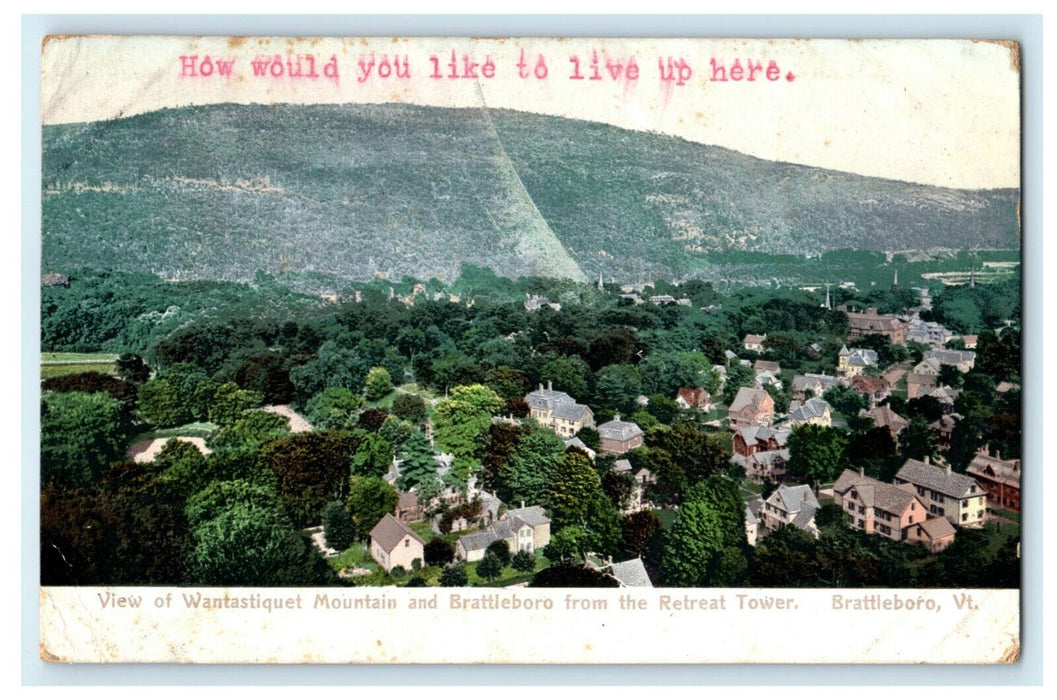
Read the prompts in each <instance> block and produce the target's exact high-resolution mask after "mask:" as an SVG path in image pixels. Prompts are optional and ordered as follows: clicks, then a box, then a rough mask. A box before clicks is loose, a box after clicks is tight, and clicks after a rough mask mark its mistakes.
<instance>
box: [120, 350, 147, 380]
mask: <svg viewBox="0 0 1057 700" xmlns="http://www.w3.org/2000/svg"><path fill="white" fill-rule="evenodd" d="M114 366H115V368H116V369H117V376H119V377H121V378H122V379H123V380H125V381H126V382H132V383H133V384H142V383H143V382H145V381H147V380H148V379H150V367H148V366H147V363H146V362H144V361H143V358H142V357H140V356H139V355H135V354H133V353H123V354H121V355H119V356H118V358H117V362H116V363H114Z"/></svg>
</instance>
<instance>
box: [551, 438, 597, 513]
mask: <svg viewBox="0 0 1057 700" xmlns="http://www.w3.org/2000/svg"><path fill="white" fill-rule="evenodd" d="M601 486H602V482H601V479H600V478H599V476H598V472H596V471H595V470H594V468H593V467H592V466H591V462H590V460H588V459H587V457H584V456H583V455H582V454H578V453H576V452H566V453H565V454H564V455H563V456H562V458H561V460H560V461H559V462H558V464H557V466H556V468H555V469H554V471H553V472H552V475H551V479H550V485H549V486H548V487H547V496H546V503H547V505H548V506H549V509H550V512H551V526H552V527H553V528H554V529H556V530H560V529H562V528H563V527H565V526H566V525H580V526H583V525H584V521H585V519H586V516H587V507H588V505H589V504H590V501H591V498H592V497H593V496H594V494H595V492H597V491H599V490H600V489H601Z"/></svg>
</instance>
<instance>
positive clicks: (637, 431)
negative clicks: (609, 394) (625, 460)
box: [598, 414, 642, 455]
mask: <svg viewBox="0 0 1057 700" xmlns="http://www.w3.org/2000/svg"><path fill="white" fill-rule="evenodd" d="M598 442H599V449H601V450H602V452H605V453H607V454H611V455H622V454H624V453H625V452H627V451H628V450H632V449H634V448H636V447H641V446H642V428H640V427H639V426H638V425H636V424H635V423H632V422H631V421H624V420H620V415H619V414H618V415H617V416H616V417H614V418H613V420H611V421H609V422H608V423H603V424H602V425H600V426H598Z"/></svg>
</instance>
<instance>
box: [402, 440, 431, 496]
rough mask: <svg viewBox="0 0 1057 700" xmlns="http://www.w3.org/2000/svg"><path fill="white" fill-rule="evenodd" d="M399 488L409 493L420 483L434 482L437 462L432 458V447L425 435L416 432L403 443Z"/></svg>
mask: <svg viewBox="0 0 1057 700" xmlns="http://www.w3.org/2000/svg"><path fill="white" fill-rule="evenodd" d="M400 456H401V459H402V461H401V463H400V482H399V483H400V488H401V489H402V490H403V491H410V490H411V489H413V488H415V487H416V486H418V485H419V484H420V483H422V482H425V481H429V480H430V479H433V480H436V478H437V462H436V460H435V459H434V458H433V447H432V446H431V445H430V444H429V440H428V439H427V438H426V436H425V434H424V433H423V432H422V431H420V430H416V431H415V432H413V433H412V434H411V437H410V438H408V439H407V442H405V443H404V447H403V449H402V451H401V453H400Z"/></svg>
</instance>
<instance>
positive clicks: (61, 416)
mask: <svg viewBox="0 0 1057 700" xmlns="http://www.w3.org/2000/svg"><path fill="white" fill-rule="evenodd" d="M128 433H129V430H128V426H127V425H126V423H125V421H124V420H123V419H122V412H121V403H120V402H118V401H116V400H114V399H113V398H111V397H110V396H109V395H107V394H104V393H98V394H82V393H80V392H76V391H73V392H68V393H63V394H55V393H51V392H45V393H44V394H43V395H42V396H41V405H40V475H41V482H43V483H46V482H48V481H53V480H55V481H64V482H66V483H69V484H71V485H74V486H79V485H83V484H88V483H91V482H92V481H95V480H96V478H97V477H98V476H99V474H100V473H102V472H103V470H104V469H106V468H107V467H109V466H110V464H111V462H113V461H115V460H118V459H120V457H121V454H122V450H123V449H124V447H125V442H126V440H127V436H128Z"/></svg>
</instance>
